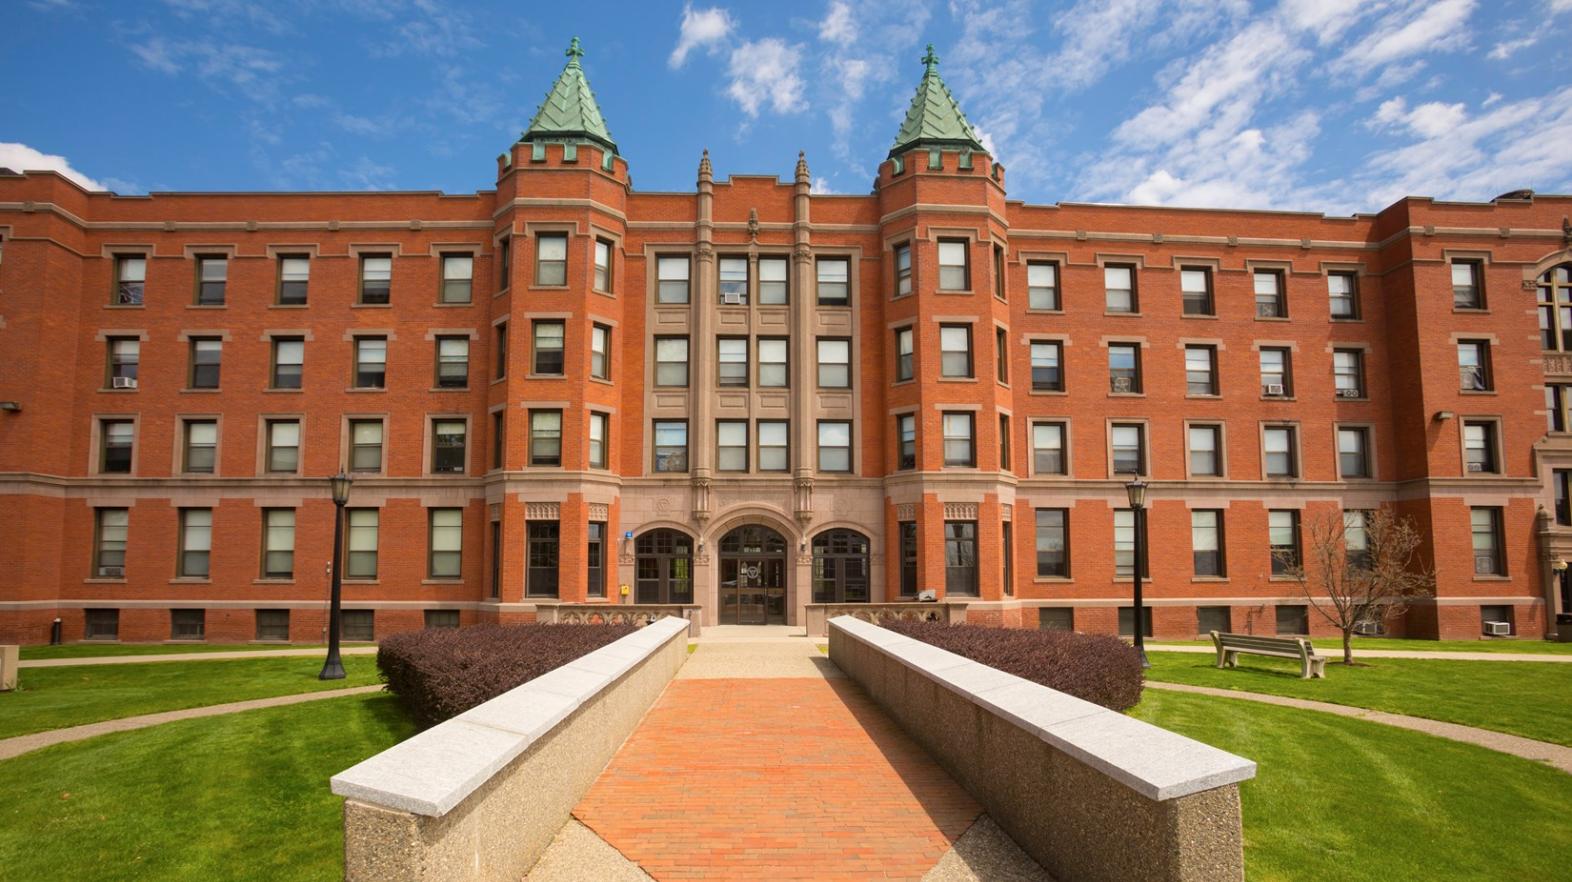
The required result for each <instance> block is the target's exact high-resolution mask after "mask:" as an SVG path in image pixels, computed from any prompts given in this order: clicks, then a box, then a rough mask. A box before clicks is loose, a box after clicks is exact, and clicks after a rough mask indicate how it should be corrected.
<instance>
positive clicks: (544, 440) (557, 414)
mask: <svg viewBox="0 0 1572 882" xmlns="http://www.w3.org/2000/svg"><path fill="white" fill-rule="evenodd" d="M529 464H530V465H532V466H560V465H562V411H560V410H531V411H530V412H529Z"/></svg>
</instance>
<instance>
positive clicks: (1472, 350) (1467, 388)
mask: <svg viewBox="0 0 1572 882" xmlns="http://www.w3.org/2000/svg"><path fill="white" fill-rule="evenodd" d="M1457 369H1458V382H1459V388H1461V389H1462V390H1463V391H1464V392H1488V391H1490V390H1491V389H1492V388H1494V384H1493V382H1492V381H1493V378H1492V377H1491V375H1490V343H1489V342H1488V341H1485V340H1462V341H1459V342H1458V344H1457Z"/></svg>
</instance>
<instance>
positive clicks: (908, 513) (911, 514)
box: [895, 502, 917, 521]
mask: <svg viewBox="0 0 1572 882" xmlns="http://www.w3.org/2000/svg"><path fill="white" fill-rule="evenodd" d="M895 519H896V520H897V521H915V520H917V504H916V503H914V502H903V503H901V504H900V505H897V506H895Z"/></svg>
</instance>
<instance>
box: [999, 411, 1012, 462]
mask: <svg viewBox="0 0 1572 882" xmlns="http://www.w3.org/2000/svg"><path fill="white" fill-rule="evenodd" d="M999 468H1000V469H1003V470H1004V471H1007V472H1008V471H1011V468H1010V416H1009V414H1003V413H1001V414H999Z"/></svg>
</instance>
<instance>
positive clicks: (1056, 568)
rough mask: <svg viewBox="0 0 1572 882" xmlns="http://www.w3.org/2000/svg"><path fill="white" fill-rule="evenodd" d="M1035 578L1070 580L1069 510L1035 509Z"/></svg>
mask: <svg viewBox="0 0 1572 882" xmlns="http://www.w3.org/2000/svg"><path fill="white" fill-rule="evenodd" d="M1037 578H1039V579H1068V578H1070V510H1069V509H1067V508H1039V509H1037Z"/></svg>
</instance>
